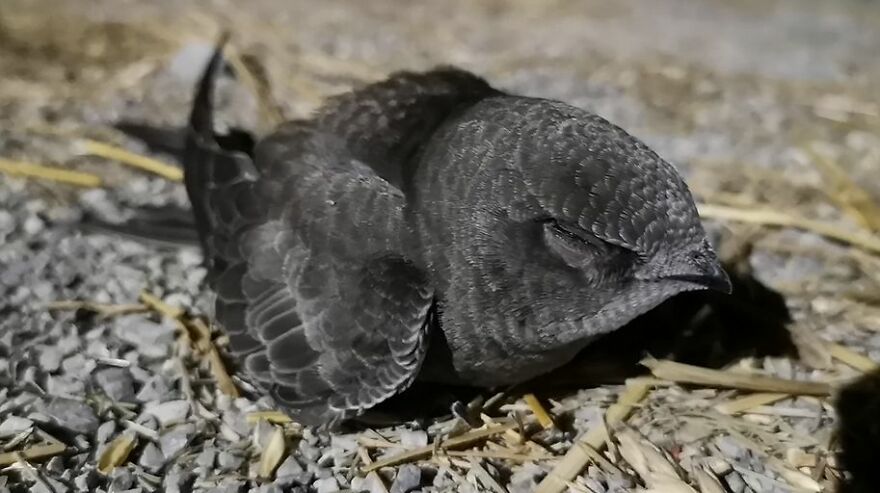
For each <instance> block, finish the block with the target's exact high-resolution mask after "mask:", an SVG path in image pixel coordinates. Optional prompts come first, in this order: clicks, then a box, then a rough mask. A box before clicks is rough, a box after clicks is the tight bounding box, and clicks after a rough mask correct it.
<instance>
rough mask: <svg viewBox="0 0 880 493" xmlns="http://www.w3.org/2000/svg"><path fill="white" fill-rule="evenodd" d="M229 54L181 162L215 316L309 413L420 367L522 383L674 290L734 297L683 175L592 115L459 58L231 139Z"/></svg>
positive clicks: (334, 417)
mask: <svg viewBox="0 0 880 493" xmlns="http://www.w3.org/2000/svg"><path fill="white" fill-rule="evenodd" d="M221 65H222V59H221V55H220V51H219V50H218V52H217V53H216V54H215V55H214V57H213V58H212V60H211V61H210V63H209V65H208V68H207V69H206V71H205V74H204V76H203V79H202V80H201V82H200V84H199V86H198V88H197V94H196V97H195V102H194V105H193V110H192V114H191V118H190V124H189V130H188V133H187V138H186V142H185V145H186V151H185V154H184V168H185V178H186V180H185V181H186V188H187V191H188V193H189V197H190V200H191V203H192V207H193V214H194V217H195V221H196V225H197V229H198V233H199V238H200V240H201V244H202V247H203V249H204V253H205V256H206V263H207V265H208V267H209V270H210V272H211V274H212V276H211V278H212V283H213V286H214V289H215V290H216V294H217V297H216V307H215V308H216V313H215V317H216V321H217V323H219V324H220V325H221V326H222V328H223V329H224V330H225V332H226V333H227V334H228V335H229V340H230V350H231V353H232V354H233V356H234V357H235V358H236V359H237V360H238V361H239V362H240V364H241V367H242V369H243V371H244V373H245V374H246V375H247V376H248V377H249V378H250V379H251V380H252V382H253V383H254V384H255V385H256V386H257V387H259V388H261V389H263V390H264V391H265V392H267V393H269V394H271V395H272V396H273V397H274V399H275V400H276V402H277V403H278V404H279V405H280V406H282V407H283V408H285V409H286V410H288V411H289V412H290V413H291V414H292V415H293V416H294V417H295V418H296V419H297V420H299V421H301V422H303V423H305V424H309V425H332V424H335V423H338V422H340V421H341V420H344V419H348V418H351V417H354V416H357V415H359V414H361V413H362V412H364V411H365V410H367V409H369V408H371V407H373V406H375V405H376V404H378V403H380V402H382V401H384V400H386V399H388V398H389V397H391V396H392V395H394V394H396V393H399V392H401V391H403V390H404V389H406V388H407V387H408V386H409V385H410V384H411V383H412V382H413V380H414V379H415V378H417V377H418V378H420V379H425V380H428V381H438V382H447V383H467V384H471V385H477V386H487V387H492V386H500V385H506V384H512V383H517V382H522V381H525V380H528V379H530V378H532V377H535V376H537V375H539V374H542V373H545V372H548V371H550V370H552V369H554V368H557V367H559V366H560V365H562V364H563V363H565V362H567V361H568V360H569V359H571V358H572V357H573V356H574V355H575V353H577V352H578V351H580V350H581V349H582V348H584V347H585V346H586V345H588V344H589V343H590V342H591V341H593V340H595V339H596V338H597V337H599V336H601V335H602V334H606V333H608V332H610V331H614V330H615V329H617V328H620V327H621V326H623V325H624V324H625V323H627V322H628V321H630V320H632V319H633V318H634V317H636V316H638V315H640V314H642V313H644V312H645V311H647V310H650V309H651V308H653V307H655V306H656V305H658V304H659V303H661V302H662V301H664V300H666V299H668V298H669V297H671V296H673V295H675V294H677V293H680V292H683V291H688V290H699V289H706V288H713V289H718V290H722V291H729V289H730V283H729V280H728V278H727V275H726V274H725V272H724V271H723V269H722V268H721V266H720V264H719V262H718V259H717V257H716V255H715V253H714V252H713V250H712V247H711V246H710V244H709V242H708V241H707V239H706V234H705V232H704V230H703V228H702V226H701V224H700V221H699V218H698V215H697V211H696V208H695V206H694V201H693V199H692V197H691V194H690V192H689V191H688V188H687V186H686V185H685V182H684V180H683V179H682V177H681V176H680V175H679V174H678V173H677V172H676V170H675V168H673V166H672V165H670V164H669V163H668V162H666V161H664V160H663V159H662V158H661V157H659V156H658V155H657V154H656V153H655V152H654V151H652V150H651V149H649V148H648V147H647V146H646V145H645V144H643V143H642V142H640V141H639V140H638V139H636V138H634V137H633V136H631V135H629V134H628V133H626V132H625V131H624V130H622V129H620V128H619V127H617V126H615V125H613V124H611V123H609V122H608V121H606V120H604V119H602V118H600V117H598V116H596V115H594V114H591V113H589V112H587V111H584V110H582V109H578V108H575V107H572V106H569V105H567V104H564V103H561V102H558V101H551V100H546V99H538V98H529V97H521V96H515V95H511V94H507V93H505V92H502V91H500V90H497V89H494V88H492V87H491V86H490V85H489V84H487V83H486V82H485V81H484V80H483V79H481V78H479V77H477V76H475V75H473V74H471V73H468V72H465V71H462V70H458V69H454V68H441V69H435V70H432V71H429V72H425V73H410V72H404V73H397V74H394V75H392V76H390V77H389V78H388V79H387V80H385V81H382V82H378V83H374V84H370V85H367V86H365V87H363V88H360V89H358V90H355V91H353V92H350V93H348V94H345V95H342V96H338V97H334V98H331V99H330V100H329V101H328V102H327V103H326V104H325V105H324V106H323V107H322V108H321V109H320V110H319V111H318V112H317V113H316V114H315V115H314V116H313V117H312V118H311V119H303V120H295V121H291V122H288V123H285V124H282V125H281V126H280V127H279V128H278V129H277V130H275V131H274V133H272V134H271V135H269V136H267V137H266V138H264V139H262V140H259V141H258V142H257V143H256V144H254V143H253V141H251V140H250V139H248V138H244V137H242V136H241V135H232V136H218V135H216V134H215V132H214V129H213V117H212V112H213V110H212V91H213V81H214V79H215V78H216V76H217V74H218V71H219V70H220V68H221Z"/></svg>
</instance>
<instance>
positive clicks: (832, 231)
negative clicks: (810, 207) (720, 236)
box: [697, 204, 880, 254]
mask: <svg viewBox="0 0 880 493" xmlns="http://www.w3.org/2000/svg"><path fill="white" fill-rule="evenodd" d="M697 208H698V209H699V211H700V216H701V217H703V218H707V219H722V220H727V221H738V222H744V223H752V224H761V225H764V226H780V227H790V228H797V229H802V230H804V231H809V232H811V233H815V234H818V235H821V236H824V237H826V238H830V239H833V240H836V241H840V242H843V243H846V244H849V245H852V246H854V247H859V248H861V249H863V250H866V251H869V252H871V253H875V254H880V238H878V237H877V236H875V235H873V234H871V233H868V232H866V231H848V230H845V229H842V228H838V227H837V226H834V225H832V224H828V223H824V222H821V221H815V220H813V219H807V218H805V217H799V216H794V215H790V214H786V213H784V212H780V211H777V210H773V209H757V208H755V209H752V208H737V207H730V206H724V205H717V204H699V205H698V206H697Z"/></svg>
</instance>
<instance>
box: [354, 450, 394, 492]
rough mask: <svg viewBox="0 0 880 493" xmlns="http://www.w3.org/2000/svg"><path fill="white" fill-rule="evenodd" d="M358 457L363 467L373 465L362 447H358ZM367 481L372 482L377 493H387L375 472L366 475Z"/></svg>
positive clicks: (383, 482) (382, 481) (381, 480)
mask: <svg viewBox="0 0 880 493" xmlns="http://www.w3.org/2000/svg"><path fill="white" fill-rule="evenodd" d="M357 453H358V457H359V458H360V459H361V462H363V463H364V466H369V465H370V464H372V463H373V459H371V458H370V453H369V452H367V449H366V448H364V447H358V451H357ZM367 479H369V480H370V481H372V482H373V484H374V485H375V486H376V489H377V490H378V491H379V493H388V488H387V487H386V486H385V481H384V480H383V479H382V477H381V476H379V474H377V473H376V471H370V472H368V473H367Z"/></svg>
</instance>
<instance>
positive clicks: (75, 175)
mask: <svg viewBox="0 0 880 493" xmlns="http://www.w3.org/2000/svg"><path fill="white" fill-rule="evenodd" d="M0 172H2V173H6V174H8V175H13V176H20V177H24V178H38V179H42V180H51V181H56V182H59V183H66V184H68V185H76V186H78V187H88V188H94V187H100V186H101V184H102V180H101V177H100V176H98V175H93V174H91V173H84V172H82V171H72V170H69V169H62V168H58V167H55V166H44V165H41V164H34V163H26V162H23V161H12V160H9V159H3V158H0Z"/></svg>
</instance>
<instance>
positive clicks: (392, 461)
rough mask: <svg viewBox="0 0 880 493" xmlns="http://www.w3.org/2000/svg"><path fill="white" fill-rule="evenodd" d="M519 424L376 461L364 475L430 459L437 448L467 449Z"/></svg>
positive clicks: (364, 468) (468, 434) (505, 425)
mask: <svg viewBox="0 0 880 493" xmlns="http://www.w3.org/2000/svg"><path fill="white" fill-rule="evenodd" d="M516 426H517V424H516V423H515V422H514V423H506V424H502V425H498V426H489V427H485V428H481V429H477V430H473V431H469V432H467V433H465V434H463V435H459V436H457V437H454V438H450V439H449V440H445V441H443V442H438V441H435V442H434V443H429V444H428V445H425V446H424V447H419V448H416V449H413V450H408V451H406V452H402V453H400V454H397V455H394V456H392V457H389V458H387V459H384V460H380V461H376V462H374V463H372V464H369V465H365V466H364V467H363V469H362V471H363V472H364V473H368V472H370V471H375V470H377V469H381V468H383V467H390V466H396V465H398V464H404V463H407V462H413V461H417V460H421V459H424V458H427V457H430V456H431V454H433V453H434V450H435V448H439V447H443V448H447V449H456V448H461V447H467V446H468V445H471V444H473V443H476V442H479V441H480V440H484V439H486V438H489V437H490V436H493V435H497V434H499V433H504V432H505V431H507V430H512V429H513V428H516Z"/></svg>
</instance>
